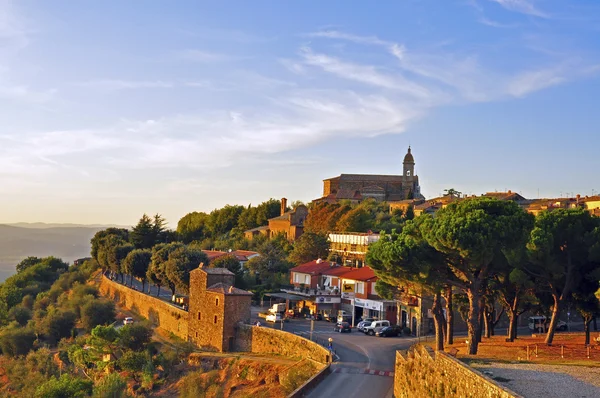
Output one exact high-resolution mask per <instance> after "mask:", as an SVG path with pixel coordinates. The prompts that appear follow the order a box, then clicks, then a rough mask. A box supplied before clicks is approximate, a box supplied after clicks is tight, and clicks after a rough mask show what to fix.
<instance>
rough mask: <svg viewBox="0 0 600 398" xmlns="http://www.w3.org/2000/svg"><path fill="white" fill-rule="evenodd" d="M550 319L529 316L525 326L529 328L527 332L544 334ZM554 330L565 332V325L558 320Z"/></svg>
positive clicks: (541, 316)
mask: <svg viewBox="0 0 600 398" xmlns="http://www.w3.org/2000/svg"><path fill="white" fill-rule="evenodd" d="M550 319H551V318H547V317H545V316H543V315H538V316H530V317H529V319H528V320H527V321H528V322H527V326H529V330H532V331H534V332H538V333H546V332H547V331H548V326H549V325H550ZM556 330H561V331H565V330H567V323H566V322H563V321H561V320H559V321H558V322H557V323H556Z"/></svg>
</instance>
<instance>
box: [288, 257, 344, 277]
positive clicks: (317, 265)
mask: <svg viewBox="0 0 600 398" xmlns="http://www.w3.org/2000/svg"><path fill="white" fill-rule="evenodd" d="M332 264H334V266H333V267H335V266H338V267H339V265H337V264H335V263H332V262H331V261H325V260H321V259H318V260H313V261H311V262H309V263H306V264H301V265H299V266H297V267H294V268H292V269H291V270H290V271H291V272H300V273H303V274H311V275H321V274H323V271H327V270H329V269H331V268H333V267H332Z"/></svg>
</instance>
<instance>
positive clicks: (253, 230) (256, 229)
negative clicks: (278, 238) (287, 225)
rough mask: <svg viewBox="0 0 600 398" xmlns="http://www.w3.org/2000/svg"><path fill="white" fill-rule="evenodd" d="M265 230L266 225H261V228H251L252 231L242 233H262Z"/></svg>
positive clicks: (267, 227)
mask: <svg viewBox="0 0 600 398" xmlns="http://www.w3.org/2000/svg"><path fill="white" fill-rule="evenodd" d="M267 229H269V226H268V225H263V226H262V227H256V228H252V229H249V230H247V231H244V232H258V231H264V230H267Z"/></svg>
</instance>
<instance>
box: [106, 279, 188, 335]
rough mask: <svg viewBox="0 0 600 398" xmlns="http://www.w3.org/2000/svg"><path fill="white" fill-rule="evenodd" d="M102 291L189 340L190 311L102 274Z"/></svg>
mask: <svg viewBox="0 0 600 398" xmlns="http://www.w3.org/2000/svg"><path fill="white" fill-rule="evenodd" d="M100 293H101V294H102V295H103V296H105V297H108V298H110V299H112V300H114V301H116V302H117V303H119V305H121V306H123V307H126V308H129V309H130V310H132V311H134V312H136V313H138V314H140V315H141V316H143V317H144V318H147V319H148V320H150V322H152V323H153V324H154V325H156V326H157V327H159V328H161V329H163V330H165V331H167V332H172V333H173V334H174V335H176V336H178V337H180V338H182V339H184V340H186V341H187V339H188V320H187V319H188V313H187V311H184V310H182V309H180V308H177V307H175V306H174V305H171V304H169V303H167V302H165V301H163V300H160V299H158V298H156V297H153V296H150V295H148V294H145V293H141V292H138V291H137V290H133V289H131V288H128V287H125V286H123V285H120V284H118V283H116V282H113V281H111V280H110V279H108V278H107V277H105V276H102V280H101V282H100Z"/></svg>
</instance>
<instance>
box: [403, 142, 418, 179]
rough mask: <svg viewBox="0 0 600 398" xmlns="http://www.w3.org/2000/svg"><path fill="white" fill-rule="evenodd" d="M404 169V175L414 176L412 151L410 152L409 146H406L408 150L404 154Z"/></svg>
mask: <svg viewBox="0 0 600 398" xmlns="http://www.w3.org/2000/svg"><path fill="white" fill-rule="evenodd" d="M403 165H404V170H403V172H402V175H403V176H404V177H414V176H415V158H413V155H412V153H410V146H409V147H408V152H407V153H406V155H405V156H404V162H403Z"/></svg>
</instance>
